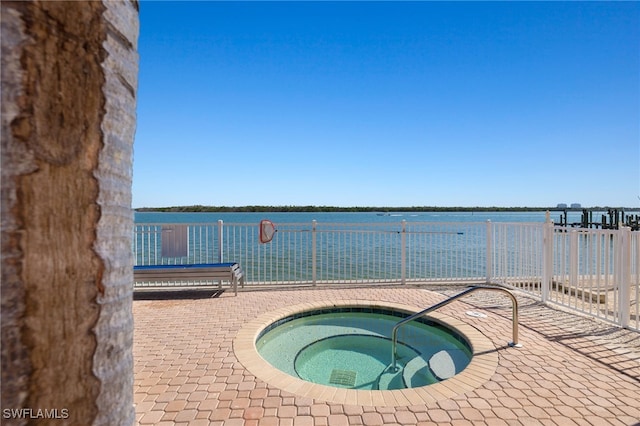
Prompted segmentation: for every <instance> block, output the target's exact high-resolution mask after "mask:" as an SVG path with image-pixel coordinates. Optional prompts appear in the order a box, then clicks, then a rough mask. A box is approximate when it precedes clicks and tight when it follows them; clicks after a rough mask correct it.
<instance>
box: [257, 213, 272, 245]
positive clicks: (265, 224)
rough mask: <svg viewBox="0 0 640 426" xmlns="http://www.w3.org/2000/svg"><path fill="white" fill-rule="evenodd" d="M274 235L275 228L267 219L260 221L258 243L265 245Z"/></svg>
mask: <svg viewBox="0 0 640 426" xmlns="http://www.w3.org/2000/svg"><path fill="white" fill-rule="evenodd" d="M275 233H276V226H275V225H274V224H273V222H271V221H270V220H267V219H262V220H261V221H260V243H262V244H266V243H268V242H270V241H271V240H272V239H273V236H274V235H275Z"/></svg>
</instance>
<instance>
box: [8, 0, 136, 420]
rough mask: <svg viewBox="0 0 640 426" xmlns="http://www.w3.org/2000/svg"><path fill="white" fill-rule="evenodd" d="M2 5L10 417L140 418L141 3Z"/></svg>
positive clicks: (23, 418) (15, 3)
mask: <svg viewBox="0 0 640 426" xmlns="http://www.w3.org/2000/svg"><path fill="white" fill-rule="evenodd" d="M1 7H2V10H1V13H2V15H1V19H2V22H1V23H2V135H1V138H2V204H1V213H2V240H1V241H2V283H1V286H2V287H1V303H2V305H1V308H2V324H1V325H2V335H1V339H2V341H1V344H2V349H1V355H2V408H3V412H2V416H3V424H29V423H31V422H33V421H35V419H33V416H34V415H38V414H39V412H38V411H37V410H56V411H49V414H50V415H51V414H52V413H53V414H55V416H56V417H58V418H54V419H46V418H44V419H43V418H38V419H37V421H38V424H48V423H51V424H70V425H78V424H104V425H108V424H125V425H126V424H133V422H134V421H135V414H134V410H133V361H132V341H133V318H132V312H131V303H132V302H131V300H132V285H131V283H132V265H133V259H132V254H131V238H132V227H133V214H132V211H131V178H132V146H133V136H134V131H135V101H136V99H135V96H136V88H137V71H138V57H137V37H138V4H137V2H130V1H124V2H110V1H102V2H93V1H80V2H78V1H69V2H49V1H34V2H8V1H3V2H2V3H1ZM23 408H26V409H31V410H32V411H31V412H28V411H27V412H23V415H22V418H19V417H20V416H18V415H14V414H12V415H11V416H7V412H6V409H13V410H19V409H23Z"/></svg>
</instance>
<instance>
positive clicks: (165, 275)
mask: <svg viewBox="0 0 640 426" xmlns="http://www.w3.org/2000/svg"><path fill="white" fill-rule="evenodd" d="M133 281H134V287H151V286H152V285H153V284H157V283H168V282H180V281H182V282H189V283H191V284H188V285H187V286H188V287H191V286H197V285H200V283H202V282H211V281H218V286H219V287H222V282H223V281H225V282H228V283H229V284H230V285H231V286H232V287H233V291H234V293H235V295H238V283H240V285H242V287H244V273H243V272H242V268H240V265H239V264H238V263H234V262H230V263H198V264H193V265H137V266H134V267H133ZM139 283H140V284H142V283H145V284H146V285H138V284H139ZM162 286H163V287H164V286H166V284H165V285H162Z"/></svg>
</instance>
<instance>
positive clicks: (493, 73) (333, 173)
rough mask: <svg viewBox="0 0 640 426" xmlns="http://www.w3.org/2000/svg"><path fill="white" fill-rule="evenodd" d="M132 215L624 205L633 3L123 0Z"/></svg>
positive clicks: (637, 81)
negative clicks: (132, 110)
mask: <svg viewBox="0 0 640 426" xmlns="http://www.w3.org/2000/svg"><path fill="white" fill-rule="evenodd" d="M139 53H140V74H139V86H138V123H137V132H136V139H135V145H134V151H135V152H134V178H133V206H134V207H161V206H176V205H193V204H202V205H208V206H244V205H278V206H279V205H287V206H289V205H330V206H441V207H443V206H470V207H472V206H505V207H506V206H519V207H523V206H555V205H556V204H558V203H581V204H582V205H583V206H625V207H637V206H639V205H640V198H639V196H640V3H638V2H628V3H617V2H615V3H614V2H603V3H592V2H569V3H564V2H563V3H554V2H533V3H528V2H527V3H520V2H515V3H511V2H497V3H485V2H471V3H467V2H452V3H449V2H407V3H405V2H400V3H398V2H375V3H369V2H284V3H274V2H257V3H242V2H241V3H227V2H186V1H184V2H152V1H142V2H141V5H140V38H139Z"/></svg>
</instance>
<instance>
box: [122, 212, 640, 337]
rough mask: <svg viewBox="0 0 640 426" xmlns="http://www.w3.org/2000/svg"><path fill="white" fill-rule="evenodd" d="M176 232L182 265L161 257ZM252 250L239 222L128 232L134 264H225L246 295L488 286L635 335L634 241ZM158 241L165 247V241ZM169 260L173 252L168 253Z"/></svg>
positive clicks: (427, 226)
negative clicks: (290, 287) (336, 288)
mask: <svg viewBox="0 0 640 426" xmlns="http://www.w3.org/2000/svg"><path fill="white" fill-rule="evenodd" d="M175 226H186V233H185V235H186V236H187V237H186V240H187V241H186V246H185V247H183V249H184V253H182V254H184V256H179V257H168V256H163V250H164V249H165V247H164V246H163V244H162V238H163V232H164V235H165V238H166V236H167V235H169V234H168V232H169V231H170V230H171V227H175ZM277 228H278V229H277V233H276V235H275V238H274V239H273V240H272V241H271V242H270V243H268V244H260V242H259V238H258V226H256V224H246V223H235V224H234V223H231V224H227V223H223V222H222V221H218V222H215V223H198V224H183V225H179V224H136V225H135V235H134V241H133V250H134V259H135V264H136V265H149V264H182V263H185V264H192V263H216V262H223V261H234V262H238V263H240V264H241V266H242V268H243V270H244V273H245V278H246V282H247V284H246V285H247V286H249V287H250V286H252V285H269V284H308V285H316V284H318V283H322V284H331V283H398V284H405V283H412V282H415V283H418V282H420V283H426V282H434V283H459V282H465V283H493V284H501V285H504V286H507V287H510V288H515V289H518V290H521V291H525V292H527V293H530V294H532V295H534V296H536V297H538V298H540V300H542V301H544V302H547V303H551V304H556V305H561V306H563V307H566V308H569V309H573V310H576V311H580V312H582V313H585V314H589V315H592V316H595V317H597V318H600V319H603V320H605V321H609V322H612V323H615V324H619V325H622V326H625V327H629V328H633V329H636V330H640V305H639V300H640V298H639V296H640V294H639V293H640V266H639V265H640V232H631V231H630V230H629V228H621V229H620V230H597V229H577V228H565V227H557V226H555V227H554V225H553V223H552V222H551V221H550V219H549V218H547V222H546V223H497V222H496V223H492V222H490V221H487V222H475V223H466V222H454V223H440V222H405V221H402V222H397V223H317V222H316V221H313V222H310V223H284V224H278V227H277ZM165 242H166V241H165ZM174 254H175V253H174Z"/></svg>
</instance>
